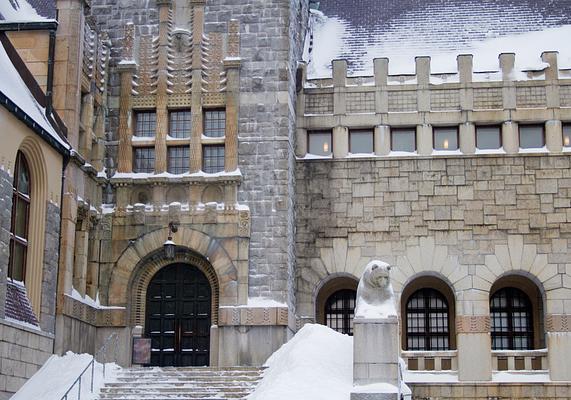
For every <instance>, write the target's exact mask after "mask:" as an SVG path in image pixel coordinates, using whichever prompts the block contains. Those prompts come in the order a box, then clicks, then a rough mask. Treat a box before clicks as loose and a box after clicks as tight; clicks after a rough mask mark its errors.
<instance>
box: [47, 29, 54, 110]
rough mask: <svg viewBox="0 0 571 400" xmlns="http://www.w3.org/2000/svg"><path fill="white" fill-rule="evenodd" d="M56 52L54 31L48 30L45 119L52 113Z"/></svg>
mask: <svg viewBox="0 0 571 400" xmlns="http://www.w3.org/2000/svg"><path fill="white" fill-rule="evenodd" d="M55 52H56V30H55V29H50V43H49V49H48V81H47V87H46V117H48V118H49V117H50V116H51V115H52V111H53V93H54V67H55Z"/></svg>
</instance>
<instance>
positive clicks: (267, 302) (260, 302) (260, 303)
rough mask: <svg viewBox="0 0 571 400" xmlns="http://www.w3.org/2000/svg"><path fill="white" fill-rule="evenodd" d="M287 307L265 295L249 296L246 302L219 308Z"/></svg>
mask: <svg viewBox="0 0 571 400" xmlns="http://www.w3.org/2000/svg"><path fill="white" fill-rule="evenodd" d="M277 307H279V308H287V304H285V303H282V302H279V301H276V300H273V299H268V298H267V297H249V298H248V303H247V304H245V305H244V304H242V305H239V306H221V307H220V308H277Z"/></svg>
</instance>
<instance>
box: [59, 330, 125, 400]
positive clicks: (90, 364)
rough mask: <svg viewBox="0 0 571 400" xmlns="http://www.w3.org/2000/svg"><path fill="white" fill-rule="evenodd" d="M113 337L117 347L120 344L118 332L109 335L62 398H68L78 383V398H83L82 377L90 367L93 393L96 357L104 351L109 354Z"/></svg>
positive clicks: (64, 399)
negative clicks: (108, 348)
mask: <svg viewBox="0 0 571 400" xmlns="http://www.w3.org/2000/svg"><path fill="white" fill-rule="evenodd" d="M112 339H114V343H115V346H116V348H117V347H118V346H119V335H117V333H115V332H114V333H112V334H111V335H109V336H107V338H106V339H105V341H104V342H103V345H102V346H101V347H100V348H99V350H97V351H96V352H95V355H94V356H92V357H91V361H90V362H89V364H87V367H85V369H84V370H83V371H82V372H81V374H79V376H78V377H77V378H76V379H75V381H73V383H72V385H71V386H70V388H69V389H67V392H65V394H64V395H63V396H62V397H61V399H60V400H68V395H69V394H70V393H71V391H72V390H73V388H74V387H75V385H76V384H77V400H81V379H82V378H83V375H84V374H85V372H87V370H88V369H89V368H91V386H90V388H89V391H90V392H91V393H93V382H94V375H95V359H96V357H98V356H99V355H100V354H101V353H102V352H103V354H107V345H108V344H109V343H110V342H111V340H112ZM105 361H106V360H104V361H103V363H102V364H103V379H105ZM116 361H117V351H115V362H116Z"/></svg>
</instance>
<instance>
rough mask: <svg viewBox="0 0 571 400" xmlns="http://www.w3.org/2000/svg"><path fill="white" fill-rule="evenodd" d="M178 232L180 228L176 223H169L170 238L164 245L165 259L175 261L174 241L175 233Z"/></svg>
mask: <svg viewBox="0 0 571 400" xmlns="http://www.w3.org/2000/svg"><path fill="white" fill-rule="evenodd" d="M176 231H178V226H176V224H175V223H174V222H169V236H168V238H167V241H166V242H165V243H164V244H163V248H164V249H165V257H166V258H167V259H168V260H174V254H175V249H176V243H175V242H174V241H173V239H172V235H173V233H176Z"/></svg>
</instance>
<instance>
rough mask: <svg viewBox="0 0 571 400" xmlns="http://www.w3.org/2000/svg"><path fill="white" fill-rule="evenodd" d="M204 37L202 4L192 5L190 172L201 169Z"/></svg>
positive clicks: (198, 2)
mask: <svg viewBox="0 0 571 400" xmlns="http://www.w3.org/2000/svg"><path fill="white" fill-rule="evenodd" d="M203 35H204V3H203V2H201V1H197V2H195V3H193V25H192V45H193V48H194V51H193V52H192V100H191V101H192V103H191V104H192V105H191V113H192V134H191V139H190V172H191V173H194V172H198V171H200V170H201V169H202V144H201V141H202V131H203V117H202V46H203V40H202V37H203Z"/></svg>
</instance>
